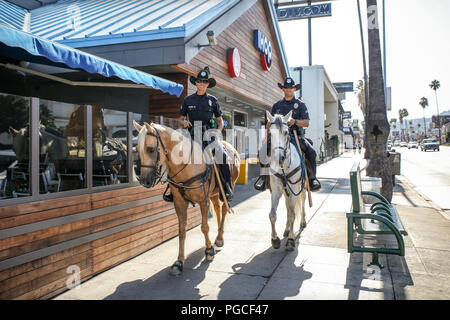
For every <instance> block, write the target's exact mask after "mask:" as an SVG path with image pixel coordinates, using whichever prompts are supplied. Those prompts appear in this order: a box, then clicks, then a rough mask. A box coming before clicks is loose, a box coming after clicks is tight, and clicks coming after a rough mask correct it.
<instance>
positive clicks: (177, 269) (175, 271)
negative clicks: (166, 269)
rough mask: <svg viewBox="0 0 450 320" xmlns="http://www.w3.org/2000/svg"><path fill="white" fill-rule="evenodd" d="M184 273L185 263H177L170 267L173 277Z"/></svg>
mask: <svg viewBox="0 0 450 320" xmlns="http://www.w3.org/2000/svg"><path fill="white" fill-rule="evenodd" d="M182 272H183V262H182V261H176V262H175V263H174V264H173V265H172V266H171V267H170V274H171V275H172V276H179V275H180V274H181V273H182Z"/></svg>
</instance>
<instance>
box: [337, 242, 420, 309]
mask: <svg viewBox="0 0 450 320" xmlns="http://www.w3.org/2000/svg"><path fill="white" fill-rule="evenodd" d="M391 236H392V235H377V236H373V235H359V236H357V237H356V239H355V244H358V245H363V244H364V246H367V244H369V243H370V244H371V245H373V246H376V247H380V246H383V247H392V246H391V244H392V243H393V242H392V239H391ZM392 237H393V236H392ZM379 259H380V263H381V264H382V265H383V266H384V268H382V269H379V268H378V267H375V266H371V267H369V266H368V264H369V263H371V262H372V254H371V253H366V252H365V253H361V252H354V253H352V254H351V255H350V259H349V263H348V268H347V276H346V283H345V286H344V287H345V288H346V289H348V290H349V292H348V300H361V299H367V298H366V297H367V296H366V295H365V294H361V293H362V292H364V291H366V292H380V293H383V294H384V300H404V299H406V293H405V287H407V286H413V285H414V281H413V279H412V276H411V273H410V270H409V268H408V264H407V262H406V259H405V257H401V256H398V255H391V254H380V255H379ZM366 280H367V281H366ZM375 283H381V284H382V285H381V286H378V287H377V286H376V285H375V286H374V284H375Z"/></svg>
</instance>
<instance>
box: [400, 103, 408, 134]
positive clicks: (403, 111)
mask: <svg viewBox="0 0 450 320" xmlns="http://www.w3.org/2000/svg"><path fill="white" fill-rule="evenodd" d="M407 116H409V112H408V110H406V108H403V109H400V110H398V118H399V120H400V126H403V119H405V118H406V117H407ZM405 121H406V120H405ZM405 130H406V123H405V125H404V129H403V135H404V132H405Z"/></svg>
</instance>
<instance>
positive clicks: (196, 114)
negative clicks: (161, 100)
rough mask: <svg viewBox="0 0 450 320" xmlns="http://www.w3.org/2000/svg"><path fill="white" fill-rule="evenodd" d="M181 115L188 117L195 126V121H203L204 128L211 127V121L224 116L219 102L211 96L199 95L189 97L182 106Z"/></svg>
mask: <svg viewBox="0 0 450 320" xmlns="http://www.w3.org/2000/svg"><path fill="white" fill-rule="evenodd" d="M180 115H182V116H185V117H186V116H187V117H188V119H189V121H190V122H191V123H192V125H194V122H195V121H201V122H202V126H205V125H209V121H210V120H211V119H212V118H213V116H215V117H216V118H218V117H221V116H222V111H221V110H220V106H219V102H218V101H217V99H216V98H215V97H214V96H211V95H209V94H204V95H198V94H197V93H194V94H191V95H190V96H187V97H186V98H185V99H184V101H183V104H182V105H181V109H180Z"/></svg>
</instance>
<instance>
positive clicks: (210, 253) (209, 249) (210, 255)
mask: <svg viewBox="0 0 450 320" xmlns="http://www.w3.org/2000/svg"><path fill="white" fill-rule="evenodd" d="M200 211H201V213H202V227H201V229H202V233H203V235H204V236H205V246H206V249H205V256H206V260H208V261H211V260H213V259H214V254H215V251H214V247H213V246H212V245H211V240H210V239H209V226H208V213H209V211H208V207H207V206H206V204H205V203H203V202H202V203H201V204H200Z"/></svg>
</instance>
